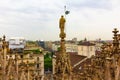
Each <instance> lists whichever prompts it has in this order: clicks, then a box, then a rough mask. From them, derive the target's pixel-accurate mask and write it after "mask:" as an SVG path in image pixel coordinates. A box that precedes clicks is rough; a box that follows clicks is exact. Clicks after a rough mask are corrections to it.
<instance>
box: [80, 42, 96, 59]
mask: <svg viewBox="0 0 120 80" xmlns="http://www.w3.org/2000/svg"><path fill="white" fill-rule="evenodd" d="M78 55H83V56H87V57H91V56H92V55H95V44H93V43H90V42H88V41H85V42H81V43H79V44H78Z"/></svg>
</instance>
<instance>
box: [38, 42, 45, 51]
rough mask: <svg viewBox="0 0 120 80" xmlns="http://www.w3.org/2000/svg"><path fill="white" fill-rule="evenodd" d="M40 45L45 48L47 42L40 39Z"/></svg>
mask: <svg viewBox="0 0 120 80" xmlns="http://www.w3.org/2000/svg"><path fill="white" fill-rule="evenodd" d="M38 45H39V46H40V47H42V48H43V49H44V48H45V42H44V41H43V40H40V41H38Z"/></svg>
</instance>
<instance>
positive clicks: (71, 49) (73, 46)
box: [65, 43, 78, 52]
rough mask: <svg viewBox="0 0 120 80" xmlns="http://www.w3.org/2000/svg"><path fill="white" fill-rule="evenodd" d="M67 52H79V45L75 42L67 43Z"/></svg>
mask: <svg viewBox="0 0 120 80" xmlns="http://www.w3.org/2000/svg"><path fill="white" fill-rule="evenodd" d="M65 46H66V52H78V48H77V45H76V44H74V43H66V44H65Z"/></svg>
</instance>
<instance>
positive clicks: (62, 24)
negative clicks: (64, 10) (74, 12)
mask: <svg viewBox="0 0 120 80" xmlns="http://www.w3.org/2000/svg"><path fill="white" fill-rule="evenodd" d="M59 27H60V30H61V32H62V31H64V27H65V18H64V16H63V15H62V16H61V18H60V22H59Z"/></svg>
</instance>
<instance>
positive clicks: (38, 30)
mask: <svg viewBox="0 0 120 80" xmlns="http://www.w3.org/2000/svg"><path fill="white" fill-rule="evenodd" d="M64 6H66V9H67V10H69V11H70V14H68V15H67V16H66V34H67V38H66V39H72V38H74V37H77V39H78V40H81V39H84V38H85V37H86V38H87V39H88V40H96V39H98V38H101V39H102V40H111V39H112V36H113V34H112V30H113V29H114V28H118V30H120V23H119V21H120V11H119V9H120V1H119V0H99V1H98V0H71V1H67V0H60V1H57V0H51V1H49V0H20V1H19V0H15V1H14V0H1V1H0V28H1V29H0V36H1V37H2V36H3V35H6V37H8V38H9V37H16V36H17V37H21V36H22V37H25V38H26V39H27V40H59V18H60V16H61V15H64Z"/></svg>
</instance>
